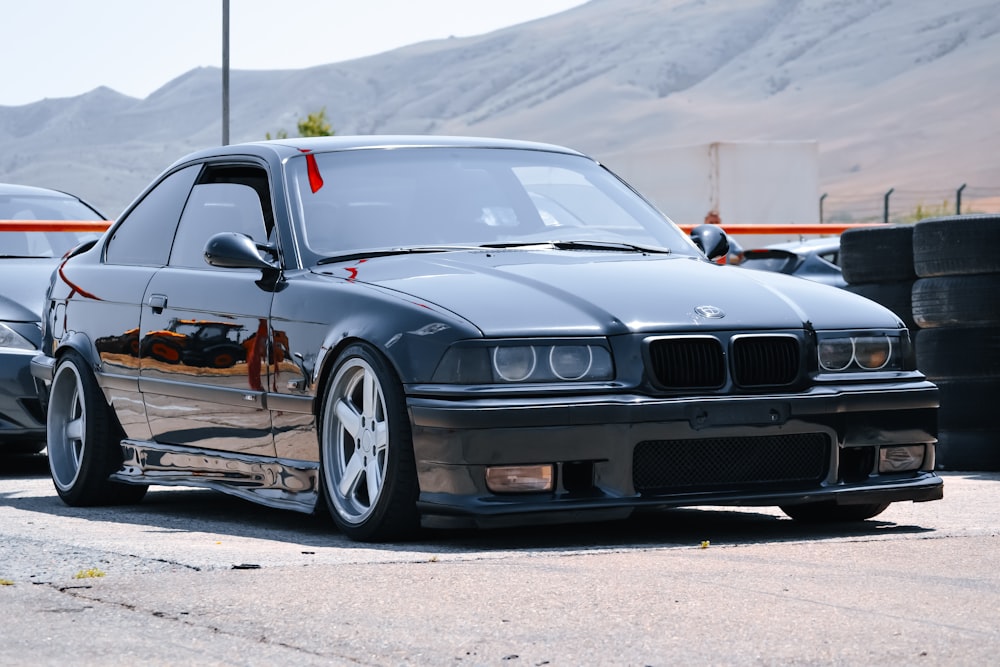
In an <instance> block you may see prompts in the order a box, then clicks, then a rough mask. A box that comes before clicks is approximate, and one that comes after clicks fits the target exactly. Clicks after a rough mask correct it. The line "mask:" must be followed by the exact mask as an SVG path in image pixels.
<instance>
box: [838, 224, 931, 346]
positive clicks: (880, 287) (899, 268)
mask: <svg viewBox="0 0 1000 667" xmlns="http://www.w3.org/2000/svg"><path fill="white" fill-rule="evenodd" d="M840 268H841V271H842V272H843V275H844V280H845V281H847V288H846V289H847V290H848V291H850V292H854V293H855V294H859V295H861V296H863V297H866V298H868V299H871V300H872V301H874V302H876V303H880V304H882V305H883V306H885V307H886V308H888V309H889V310H891V311H892V312H894V313H896V315H897V316H898V317H899V319H901V320H903V322H904V323H905V324H906V326H907V327H908V328H909V329H910V331H915V330H916V328H917V326H916V323H915V322H914V321H913V309H912V293H913V283H914V281H915V280H916V278H917V275H916V273H915V272H914V269H913V225H885V226H880V227H863V228H859V229H848V230H847V231H845V232H844V233H843V234H841V235H840Z"/></svg>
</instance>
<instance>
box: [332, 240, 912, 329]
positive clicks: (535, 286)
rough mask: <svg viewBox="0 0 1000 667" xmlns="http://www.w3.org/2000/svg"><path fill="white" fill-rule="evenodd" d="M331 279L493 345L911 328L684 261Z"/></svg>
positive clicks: (360, 266) (546, 261)
mask: <svg viewBox="0 0 1000 667" xmlns="http://www.w3.org/2000/svg"><path fill="white" fill-rule="evenodd" d="M321 273H323V274H327V275H332V276H337V277H342V278H347V279H349V280H353V281H356V282H361V283H368V284H371V285H377V286H380V287H383V288H386V289H391V290H394V291H396V292H401V293H404V294H406V295H408V296H409V297H410V298H412V299H415V300H417V301H419V302H423V303H426V304H427V305H430V304H434V305H436V306H438V307H441V308H445V309H447V310H450V311H452V312H454V313H456V314H457V315H459V316H460V317H462V318H464V319H466V320H468V321H469V322H471V323H472V324H474V325H475V326H477V327H478V328H479V329H480V330H481V331H482V332H483V333H484V335H486V336H491V337H493V336H515V335H524V334H543V335H588V334H594V335H610V334H615V333H630V332H631V333H648V332H653V331H670V330H686V331H690V330H691V329H692V328H700V327H704V328H709V329H792V328H801V327H803V326H806V325H807V323H808V325H811V326H813V327H815V328H817V329H851V328H871V327H884V328H895V327H898V326H902V325H901V323H900V321H899V318H897V317H896V316H895V315H893V314H892V313H891V312H890V311H888V310H886V309H885V308H883V307H882V306H880V305H878V304H876V303H874V302H872V301H869V300H867V299H864V298H862V297H858V296H857V295H855V294H852V293H850V292H847V291H844V290H840V289H837V288H834V287H829V286H826V285H820V284H818V283H813V282H809V281H806V280H801V279H799V278H793V277H790V276H785V275H781V274H777V273H768V272H754V271H746V270H744V269H740V268H736V267H729V266H720V265H717V264H712V263H710V262H706V261H703V260H700V259H695V258H691V257H684V256H676V255H675V256H670V255H641V254H634V253H633V254H626V253H620V252H591V251H565V250H563V251H560V250H552V251H548V250H544V251H543V250H532V251H522V250H517V251H513V250H500V251H465V252H447V253H433V254H419V255H403V256H389V257H377V258H371V259H366V260H360V261H356V262H345V263H344V264H333V265H329V266H325V267H323V270H322V271H321ZM700 307H706V308H700ZM699 310H701V314H699ZM711 314H714V315H715V316H716V317H709V316H707V315H711ZM720 314H721V315H722V317H718V315H720Z"/></svg>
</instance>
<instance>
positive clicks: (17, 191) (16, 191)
mask: <svg viewBox="0 0 1000 667" xmlns="http://www.w3.org/2000/svg"><path fill="white" fill-rule="evenodd" d="M0 195H35V196H46V197H66V198H67V199H76V197H75V196H73V195H71V194H68V193H66V192H62V191H60V190H52V189H50V188H40V187H37V186H34V185H17V184H16V183H0Z"/></svg>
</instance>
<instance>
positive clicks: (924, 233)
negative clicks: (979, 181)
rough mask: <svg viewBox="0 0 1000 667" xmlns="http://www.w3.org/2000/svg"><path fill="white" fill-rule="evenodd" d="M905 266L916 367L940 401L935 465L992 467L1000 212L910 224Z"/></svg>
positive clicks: (998, 402)
mask: <svg viewBox="0 0 1000 667" xmlns="http://www.w3.org/2000/svg"><path fill="white" fill-rule="evenodd" d="M846 233H847V232H845V235H846ZM913 266H914V271H915V272H916V274H917V276H918V279H917V280H916V281H915V282H914V284H913V294H912V312H913V320H914V322H915V323H916V325H917V326H918V327H919V328H920V329H919V331H918V332H917V336H916V350H917V367H918V368H919V369H920V370H921V371H922V372H924V373H925V374H926V375H927V377H928V378H929V379H930V380H931V381H933V382H934V383H935V384H936V385H937V386H938V389H939V392H940V399H941V408H940V410H939V411H938V448H937V462H938V467H939V468H942V469H945V470H977V471H997V470H1000V414H994V413H993V410H998V413H1000V216H996V215H965V216H953V217H947V218H931V219H927V220H922V221H920V222H918V223H917V224H916V225H914V227H913Z"/></svg>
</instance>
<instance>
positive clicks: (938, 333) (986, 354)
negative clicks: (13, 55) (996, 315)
mask: <svg viewBox="0 0 1000 667" xmlns="http://www.w3.org/2000/svg"><path fill="white" fill-rule="evenodd" d="M916 340H917V342H916V346H917V368H918V369H919V370H920V371H921V372H922V373H923V374H924V375H926V376H927V377H928V378H929V379H931V380H950V379H959V378H965V379H976V378H995V381H996V383H997V384H998V385H1000V327H938V328H936V329H922V330H920V331H918V332H917V337H916Z"/></svg>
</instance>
